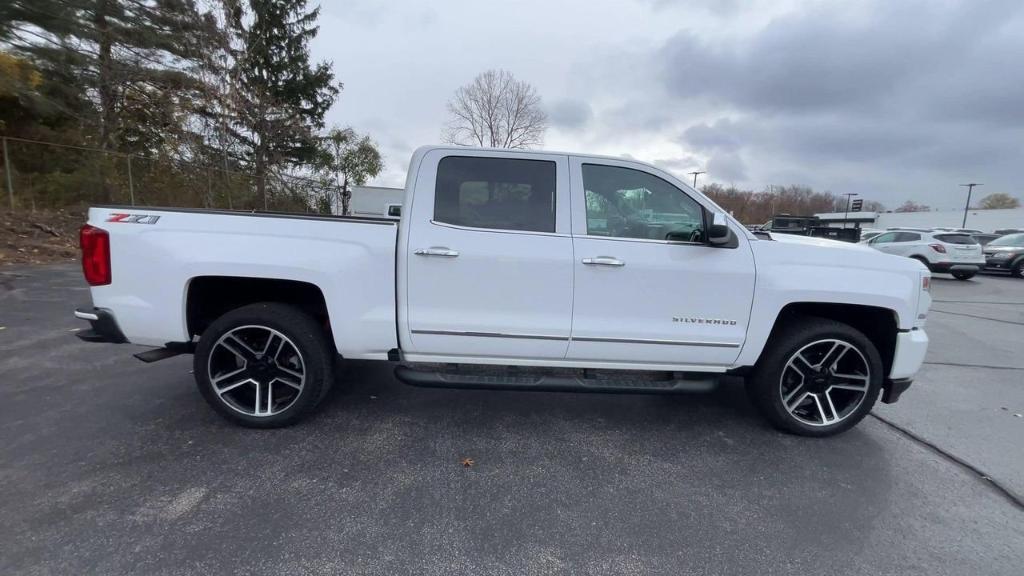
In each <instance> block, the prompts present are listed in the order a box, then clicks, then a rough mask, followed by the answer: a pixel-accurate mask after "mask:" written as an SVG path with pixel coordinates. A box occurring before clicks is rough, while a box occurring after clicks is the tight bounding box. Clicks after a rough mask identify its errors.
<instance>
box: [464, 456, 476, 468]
mask: <svg viewBox="0 0 1024 576" xmlns="http://www.w3.org/2000/svg"><path fill="white" fill-rule="evenodd" d="M473 464H476V462H475V461H474V460H473V459H472V458H463V459H462V465H463V466H465V467H466V468H469V467H471V466H473Z"/></svg>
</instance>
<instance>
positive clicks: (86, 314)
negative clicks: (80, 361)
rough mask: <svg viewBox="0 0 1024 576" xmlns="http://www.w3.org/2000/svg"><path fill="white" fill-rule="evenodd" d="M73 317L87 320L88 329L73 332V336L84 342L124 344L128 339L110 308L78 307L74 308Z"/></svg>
mask: <svg viewBox="0 0 1024 576" xmlns="http://www.w3.org/2000/svg"><path fill="white" fill-rule="evenodd" d="M75 318H78V319H79V320H88V321H89V328H88V329H86V330H79V331H78V332H76V333H75V336H78V337H79V338H81V339H82V340H85V341H86V342H108V343H110V344H124V343H125V342H127V341H128V339H127V338H125V337H124V333H123V332H121V327H120V326H118V325H117V320H116V319H114V315H113V314H112V313H111V312H110V310H107V309H105V308H93V307H88V308H79V309H77V310H75Z"/></svg>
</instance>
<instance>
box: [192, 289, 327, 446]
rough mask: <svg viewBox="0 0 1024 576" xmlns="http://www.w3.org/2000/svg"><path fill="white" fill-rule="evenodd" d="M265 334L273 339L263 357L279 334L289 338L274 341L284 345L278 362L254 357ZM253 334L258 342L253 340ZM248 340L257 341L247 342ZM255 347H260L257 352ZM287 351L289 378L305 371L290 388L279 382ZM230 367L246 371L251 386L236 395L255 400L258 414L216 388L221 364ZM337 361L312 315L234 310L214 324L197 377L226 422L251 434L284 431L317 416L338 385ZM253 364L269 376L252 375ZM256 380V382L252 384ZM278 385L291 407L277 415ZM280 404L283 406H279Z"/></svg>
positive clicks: (277, 309) (253, 307) (260, 306)
mask: <svg viewBox="0 0 1024 576" xmlns="http://www.w3.org/2000/svg"><path fill="white" fill-rule="evenodd" d="M260 330H263V331H266V333H267V341H266V345H265V349H264V350H263V351H262V352H266V350H267V349H269V348H271V347H272V344H271V342H272V341H273V340H271V339H272V338H274V336H273V334H274V333H275V332H276V333H277V334H278V337H281V336H283V338H280V340H278V341H273V342H274V344H275V345H276V344H277V342H279V341H281V342H284V343H282V344H281V345H280V347H277V346H274V347H275V348H276V349H277V355H275V356H274V358H273V359H268V358H269V357H270V356H271V354H269V353H267V354H257V355H256V356H252V357H250V355H251V353H252V352H254V351H255V350H256V347H258V346H259V340H258V335H259V334H261V333H262V332H260ZM228 334H231V336H228ZM248 334H252V336H247V335H248ZM235 336H238V337H240V338H241V339H242V344H246V345H249V346H246V347H245V350H243V349H242V346H239V345H237V344H235V343H234V337H235ZM247 337H248V338H251V339H250V340H249V341H248V342H245V339H246V338H247ZM223 338H227V339H228V340H227V341H226V342H225V343H226V344H227V346H225V345H224V344H222V343H221V340H222V339H223ZM253 344H255V345H256V347H253V346H251V345H253ZM286 346H287V348H286ZM232 349H235V350H238V351H240V352H241V354H239V353H234V356H236V357H237V358H234V359H232V354H231V353H230V352H227V353H226V352H225V350H232ZM282 350H286V351H285V352H283V354H284V355H285V356H286V357H287V361H288V362H289V363H290V364H287V365H288V366H289V367H290V369H293V370H294V371H295V372H290V373H289V374H295V373H296V372H299V371H301V373H300V374H297V375H298V376H301V378H296V379H293V384H291V385H288V386H285V385H284V384H287V382H283V381H279V380H278V378H277V374H278V373H277V371H278V370H280V368H279V364H278V362H279V360H280V359H281V356H280V355H281V354H282ZM225 361H228V362H231V361H234V362H237V364H238V365H239V366H240V368H239V372H242V374H241V375H240V376H238V377H237V378H238V379H239V380H242V379H245V380H246V381H248V383H243V384H239V385H237V386H236V387H235V388H237V392H232V393H233V394H248V395H250V396H251V397H252V400H253V401H254V404H255V410H254V413H248V412H244V410H246V409H245V408H242V407H240V402H238V401H237V398H234V397H232V396H229V393H226V392H223V390H224V388H221V390H222V392H221V394H218V392H217V390H216V389H215V388H214V384H213V382H212V380H213V377H211V372H215V368H216V367H217V365H218V363H220V364H221V366H222V365H223V363H224V362H225ZM334 361H335V354H334V350H333V348H332V347H331V346H330V344H329V343H328V341H327V337H326V334H325V333H324V330H323V329H322V328H321V327H320V326H319V325H318V324H317V322H316V321H315V320H314V319H313V318H312V317H311V316H310V315H308V314H306V313H305V312H303V311H301V310H299V309H298V308H295V307H293V306H289V305H287V304H280V303H276V302H261V303H257V304H250V305H248V306H243V307H241V308H237V309H235V310H232V311H230V312H228V313H226V314H224V315H223V316H221V317H220V318H217V319H216V320H214V322H213V323H212V324H210V326H209V327H208V328H207V329H206V330H205V331H204V332H203V334H202V336H201V337H200V339H199V345H198V346H197V347H196V353H195V358H194V360H193V371H194V375H195V379H196V385H197V386H198V387H199V392H200V393H201V394H202V395H203V398H204V399H205V400H206V402H207V403H208V404H210V406H212V407H213V409H214V410H216V411H217V413H218V414H220V415H221V416H223V417H225V418H227V419H228V420H230V421H231V422H234V423H236V424H240V425H242V426H247V427H251V428H279V427H282V426H288V425H291V424H294V423H295V422H298V421H299V420H300V419H302V418H303V417H305V416H306V415H308V414H309V413H310V412H312V411H313V409H315V408H316V406H317V404H319V403H320V401H321V400H322V399H323V398H324V397H325V396H326V395H327V392H328V390H329V389H330V387H331V385H332V384H333V382H334ZM250 364H251V366H252V370H256V369H257V367H258V366H257V365H258V364H260V365H264V366H262V367H261V368H260V369H262V370H263V372H260V373H256V372H251V373H250V371H246V370H249V368H250ZM271 365H272V366H271ZM284 365H285V364H284V363H282V364H281V366H284ZM226 371H230V369H228V370H222V371H216V372H215V373H217V374H218V376H222V375H223V374H224V372H226ZM281 375H284V374H283V373H282V374H281ZM250 378H251V379H252V381H249V379H250ZM289 378H290V377H289ZM257 382H262V383H263V384H262V386H263V387H262V394H263V395H265V396H266V399H261V398H262V397H261V386H260V385H258V383H257ZM294 382H297V383H298V384H299V385H300V389H299V390H298V391H295V387H294ZM229 384H230V382H229ZM274 384H278V390H279V391H280V390H284V391H285V393H284V401H285V402H287V405H286V406H284V407H282V409H281V410H280V411H278V412H276V413H275V412H274V405H275V402H274V400H273V399H272V398H273V397H272V395H273V390H274ZM225 388H226V387H225ZM268 390H269V392H268ZM279 397H280V393H279ZM260 402H264V407H265V408H266V411H265V412H266V413H265V414H262V415H260V414H258V413H259V411H260V407H261V405H260ZM278 403H279V404H280V403H283V402H282V401H281V400H278Z"/></svg>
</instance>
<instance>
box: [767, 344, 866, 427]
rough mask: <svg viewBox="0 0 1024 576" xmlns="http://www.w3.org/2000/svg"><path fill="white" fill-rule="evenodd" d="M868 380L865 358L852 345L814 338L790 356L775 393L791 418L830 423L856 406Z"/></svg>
mask: <svg viewBox="0 0 1024 576" xmlns="http://www.w3.org/2000/svg"><path fill="white" fill-rule="evenodd" d="M870 383H871V369H870V367H869V365H868V361H867V359H866V358H865V357H864V355H863V354H862V353H861V351H860V350H858V349H857V348H856V347H855V346H854V345H852V344H850V343H848V342H844V341H842V340H836V339H828V340H818V341H815V342H811V343H810V344H808V345H806V346H804V347H803V348H800V349H799V350H797V351H796V352H795V353H794V354H793V355H792V356H790V358H789V360H788V361H787V362H786V366H785V368H783V370H782V376H781V378H780V383H779V393H780V394H781V395H782V405H783V407H784V408H785V410H786V411H787V412H789V414H790V416H792V417H793V418H795V419H797V420H798V421H800V422H802V423H804V424H807V425H809V426H830V425H833V424H836V423H838V422H841V421H843V420H845V419H846V418H847V417H848V416H849V415H850V414H853V413H854V412H855V411H856V410H857V408H858V407H859V406H860V405H861V403H863V402H864V398H866V397H867V395H868V387H869V384H870Z"/></svg>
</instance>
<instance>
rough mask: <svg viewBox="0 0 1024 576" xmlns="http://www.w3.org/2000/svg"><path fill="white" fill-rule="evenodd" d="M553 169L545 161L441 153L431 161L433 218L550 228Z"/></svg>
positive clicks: (480, 225) (472, 224)
mask: <svg viewBox="0 0 1024 576" xmlns="http://www.w3.org/2000/svg"><path fill="white" fill-rule="evenodd" d="M556 173H557V167H556V164H555V162H553V161H547V160H524V159H517V158H493V157H477V156H446V157H444V158H442V159H441V160H440V162H439V163H438V165H437V182H436V185H435V191H434V217H433V218H434V221H435V222H440V223H444V224H453V225H456V226H465V227H469V228H485V229H491V230H517V231H528V232H554V231H555V208H556V206H555V202H556V180H557V177H556Z"/></svg>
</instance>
